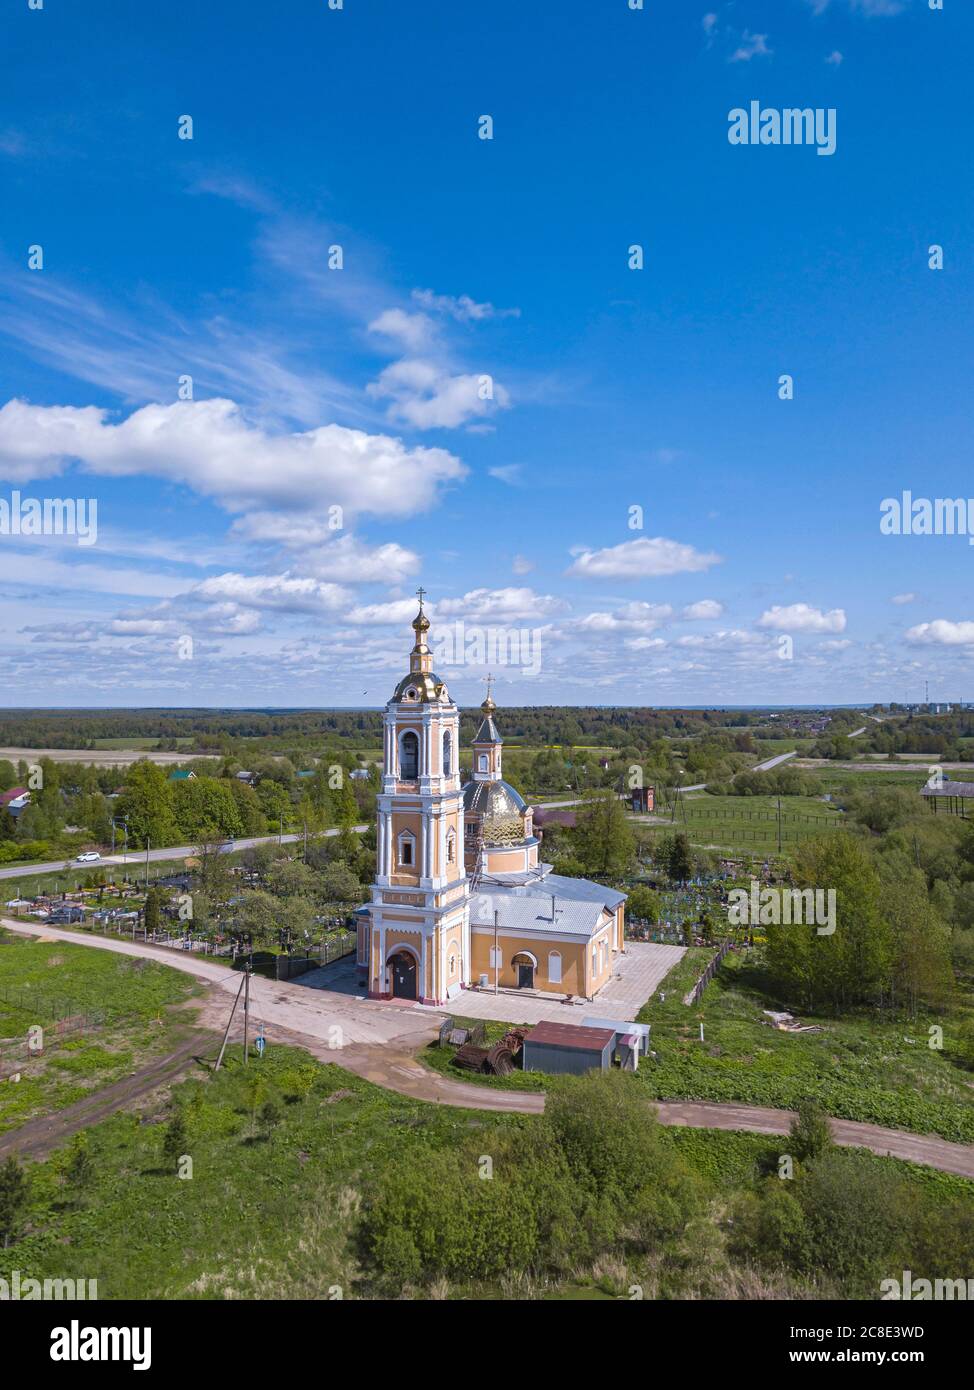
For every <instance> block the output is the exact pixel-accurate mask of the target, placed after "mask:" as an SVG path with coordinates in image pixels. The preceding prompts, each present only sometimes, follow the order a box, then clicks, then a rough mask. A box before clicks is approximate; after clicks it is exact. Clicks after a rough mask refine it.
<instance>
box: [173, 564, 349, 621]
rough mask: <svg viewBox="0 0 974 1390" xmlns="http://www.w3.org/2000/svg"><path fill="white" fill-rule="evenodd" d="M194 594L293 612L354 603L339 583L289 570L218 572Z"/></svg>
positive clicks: (331, 609) (196, 587) (194, 589)
mask: <svg viewBox="0 0 974 1390" xmlns="http://www.w3.org/2000/svg"><path fill="white" fill-rule="evenodd" d="M190 595H191V596H193V597H196V598H202V599H212V600H215V601H217V602H229V603H237V604H241V605H242V606H244V607H246V608H269V609H276V610H278V611H282V612H289V613H321V612H326V613H334V612H336V611H338V610H340V609H342V608H344V607H346V606H348V605H349V604H350V602H351V595H350V593H349V591H348V590H347V589H343V588H342V587H341V585H339V584H328V583H325V582H322V581H321V580H318V579H311V578H304V577H301V576H298V575H292V574H287V573H285V574H232V573H229V574H218V575H214V576H212V577H211V578H209V579H203V580H201V581H200V582H199V583H198V584H194V585H193V587H192V589H191V590H190Z"/></svg>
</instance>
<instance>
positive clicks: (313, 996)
mask: <svg viewBox="0 0 974 1390" xmlns="http://www.w3.org/2000/svg"><path fill="white" fill-rule="evenodd" d="M0 924H2V925H3V926H5V927H7V928H9V929H10V930H11V931H16V932H20V933H22V934H23V935H25V936H36V935H38V934H40V935H42V936H43V937H45V938H51V939H54V940H58V941H65V942H71V943H74V944H76V945H79V946H93V947H95V948H96V949H98V948H100V949H103V950H109V951H116V952H118V953H120V954H123V955H135V956H143V957H147V958H149V959H152V960H157V961H160V962H162V963H164V964H166V965H172V966H173V967H174V968H175V969H177V970H184V971H186V972H187V973H189V974H191V975H195V976H196V977H197V978H198V979H201V980H206V981H207V982H208V983H210V984H216V985H217V986H218V987H219V990H220V991H221V993H220V994H219V995H217V999H218V1000H219V1010H218V1013H219V1015H220V1017H222V1018H223V1019H224V1020H225V1018H226V1004H227V1002H228V995H229V994H231V993H234V994H235V993H236V991H237V989H238V987H239V984H240V975H239V974H238V973H236V972H234V971H232V970H230V969H229V968H228V967H227V966H224V965H220V964H219V963H218V962H216V961H214V960H211V959H207V958H205V957H204V958H201V957H198V956H193V955H191V954H190V953H189V952H186V953H182V952H179V951H170V950H167V949H165V948H163V947H157V946H147V945H145V944H144V943H143V942H138V941H136V942H133V941H122V940H114V941H110V940H107V939H106V938H103V937H95V936H87V935H84V934H82V933H79V932H72V931H63V930H62V929H61V928H59V927H58V928H55V927H44V926H40V927H35V926H30V927H27V926H25V925H24V923H22V922H13V921H10V920H9V919H6V918H0ZM251 997H252V999H253V1001H254V1012H255V1015H256V1016H257V1017H259V1018H260V1019H262V1021H263V1022H264V1024H265V1031H266V1034H267V1036H268V1038H269V1039H271V1040H272V1041H273V1040H275V1039H277V1040H278V1041H280V1042H282V1043H285V1044H288V1043H290V1044H292V1045H293V1046H296V1047H303V1048H305V1049H306V1050H308V1051H309V1052H311V1053H312V1054H313V1055H314V1056H316V1057H319V1058H320V1059H321V1060H323V1061H328V1062H335V1063H338V1064H339V1065H340V1066H342V1067H344V1068H345V1069H346V1070H348V1071H352V1072H354V1073H355V1074H356V1075H357V1076H361V1077H363V1078H364V1079H365V1080H367V1081H371V1082H372V1083H373V1084H374V1085H376V1086H382V1087H384V1088H385V1089H386V1090H390V1091H396V1092H398V1093H399V1094H400V1095H405V1096H410V1097H412V1098H413V1099H414V1100H422V1101H428V1102H431V1103H433V1104H442V1105H452V1106H456V1107H458V1108H461V1109H465V1110H494V1111H507V1112H513V1113H517V1114H526V1115H537V1114H540V1113H541V1112H542V1111H543V1110H544V1095H543V1094H542V1093H541V1092H537V1091H504V1090H500V1089H492V1088H491V1087H489V1086H487V1085H483V1084H477V1083H476V1082H465V1081H455V1080H453V1078H452V1077H448V1076H443V1075H441V1074H440V1073H439V1072H437V1071H434V1070H432V1068H430V1067H425V1066H423V1065H422V1063H421V1062H419V1061H417V1059H416V1056H415V1053H416V1050H417V1048H419V1047H421V1046H423V1044H424V1043H428V1042H430V1041H431V1040H432V1038H433V1037H434V1036H435V1034H436V1031H437V1028H438V1026H439V1016H438V1015H436V1014H431V1013H424V1014H419V1013H417V1012H415V1011H413V1010H411V1009H410V1008H409V1007H408V1006H407V1007H406V1008H401V1007H398V1006H396V1005H389V1004H383V1003H377V1002H374V1001H372V1000H368V999H356V998H353V997H351V996H348V995H342V994H337V993H333V992H331V991H329V990H318V989H315V990H310V989H307V988H305V987H304V986H301V985H292V984H287V983H284V982H274V981H270V980H264V979H260V978H255V979H254V980H252V982H251ZM212 1002H213V1001H212V1000H211V1004H212ZM206 1022H207V1023H209V1024H210V1026H212V1027H216V1026H218V1016H217V1014H213V1015H212V1017H211V1018H209V1019H207V1020H206ZM336 1030H337V1032H336ZM235 1031H236V1030H235ZM653 1104H654V1105H655V1106H656V1109H657V1112H658V1114H659V1119H660V1122H661V1123H662V1124H664V1125H685V1126H687V1127H688V1128H691V1129H723V1130H744V1131H747V1132H749V1133H752V1134H767V1135H773V1134H774V1135H777V1134H787V1133H788V1130H789V1127H790V1125H791V1122H792V1120H793V1119H794V1118H795V1116H794V1112H793V1111H791V1110H772V1109H766V1108H764V1107H761V1106H752V1105H735V1104H733V1103H725V1102H717V1101H698V1100H679V1101H676V1100H660V1101H653ZM830 1124H831V1126H832V1135H833V1138H834V1139H835V1142H836V1143H837V1144H840V1145H842V1146H844V1147H847V1148H862V1149H868V1150H870V1151H871V1152H872V1153H875V1154H879V1155H881V1156H882V1157H890V1158H900V1159H905V1160H907V1161H908V1162H911V1163H920V1164H923V1165H924V1166H926V1167H929V1168H938V1169H940V1170H941V1172H944V1173H955V1174H957V1175H958V1176H959V1177H964V1178H974V1146H972V1145H968V1144H953V1143H951V1142H950V1141H949V1140H946V1139H940V1138H938V1137H937V1136H936V1135H932V1134H911V1133H909V1132H908V1131H906V1130H899V1129H884V1128H883V1127H882V1126H880V1125H871V1124H861V1123H859V1122H857V1121H854V1120H842V1119H835V1118H833V1119H831V1120H830ZM11 1137H12V1136H5V1140H8V1141H9V1139H10V1138H11Z"/></svg>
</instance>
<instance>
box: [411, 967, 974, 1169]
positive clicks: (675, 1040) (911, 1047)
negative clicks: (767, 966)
mask: <svg viewBox="0 0 974 1390" xmlns="http://www.w3.org/2000/svg"><path fill="white" fill-rule="evenodd" d="M712 955H713V951H712V950H710V949H708V948H701V947H694V948H692V949H690V950H688V951H687V952H686V954H685V955H684V956H683V957H682V959H681V960H680V961H679V962H678V963H677V964H676V965H675V966H674V967H673V969H672V970H671V971H670V973H669V974H668V975H667V976H666V979H665V981H664V984H663V988H664V993H665V994H666V1001H665V1003H663V1002H661V1001H660V997H659V993H658V992H657V993H656V994H654V996H653V998H652V999H651V1000H650V1001H649V1002H648V1003H647V1004H646V1005H645V1006H644V1007H643V1008H642V1009H641V1011H640V1013H639V1015H638V1019H639V1022H640V1023H649V1024H650V1025H651V1026H652V1046H653V1050H654V1051H655V1052H656V1053H657V1054H658V1058H659V1060H658V1061H653V1060H651V1059H649V1060H644V1061H643V1062H642V1063H641V1065H640V1068H639V1071H638V1073H637V1076H636V1078H635V1082H636V1084H638V1085H640V1086H643V1087H644V1088H645V1090H646V1092H647V1094H648V1095H649V1096H650V1097H652V1098H653V1099H656V1100H714V1101H739V1102H741V1103H742V1104H745V1105H763V1106H771V1107H773V1108H776V1109H786V1110H788V1109H793V1108H794V1107H795V1106H796V1105H798V1103H799V1102H800V1101H802V1100H805V1099H807V1098H809V1097H815V1098H816V1099H818V1100H819V1101H820V1102H821V1104H822V1105H823V1106H824V1107H825V1109H826V1110H827V1111H828V1112H829V1113H830V1114H832V1115H836V1116H840V1117H842V1118H844V1119H849V1120H861V1121H865V1122H867V1123H871V1124H879V1125H887V1126H889V1127H891V1128H893V1129H904V1130H912V1131H913V1132H915V1133H920V1134H940V1135H942V1136H943V1137H944V1138H945V1139H951V1140H954V1141H956V1142H960V1143H974V1077H972V1076H971V1075H970V1074H969V1073H967V1072H965V1071H961V1070H959V1069H958V1068H957V1067H955V1066H954V1065H953V1064H952V1062H951V1061H950V1042H951V1028H950V1025H949V1024H947V1025H946V1027H945V1047H944V1051H943V1052H936V1051H932V1050H931V1049H930V1048H929V1047H928V1046H927V1045H926V1044H927V1038H926V1034H925V1032H924V1030H923V1026H922V1025H920V1024H915V1025H908V1024H906V1023H903V1022H902V1021H896V1020H893V1021H883V1020H879V1019H874V1018H866V1017H862V1018H855V1017H854V1018H847V1019H842V1020H836V1019H822V1020H817V1019H809V1020H803V1021H808V1022H820V1023H821V1024H822V1026H823V1031H822V1032H821V1033H805V1034H788V1033H781V1032H778V1031H777V1030H776V1029H773V1028H771V1027H770V1026H769V1024H768V1023H767V1022H766V1021H765V1020H764V1015H763V1013H762V1010H763V1009H780V1008H781V1007H782V1004H781V1001H780V1000H779V999H776V998H775V997H774V996H773V994H771V993H770V992H769V991H768V989H767V981H766V979H765V978H764V976H763V974H762V973H761V971H760V970H759V969H758V968H757V967H756V966H754V965H753V964H751V963H750V962H748V961H746V960H744V958H743V957H741V956H737V955H732V956H730V957H729V958H728V961H727V963H725V965H724V967H723V969H722V970H721V972H720V974H719V975H718V976H717V978H716V979H715V980H714V981H712V983H711V984H710V985H708V987H707V989H706V991H705V992H704V995H703V998H702V1000H701V1002H700V1004H699V1005H697V1006H695V1007H689V1008H688V1007H687V1006H686V1005H685V1004H684V1003H683V997H684V995H685V994H686V993H687V991H688V990H689V989H690V987H691V986H692V985H693V984H694V983H695V982H696V980H697V979H698V978H699V976H700V974H701V972H702V971H703V969H704V967H705V966H706V965H707V963H708V961H709V960H710V958H711V956H712ZM460 1022H461V1024H462V1025H463V1026H470V1025H471V1023H472V1022H473V1020H460ZM701 1022H703V1024H704V1037H705V1041H704V1042H703V1043H701V1042H700V1041H699V1028H700V1023H701ZM508 1026H510V1025H507V1024H501V1023H489V1024H488V1026H487V1036H488V1040H489V1041H491V1042H493V1041H495V1040H496V1039H497V1038H499V1037H501V1036H503V1034H504V1032H505V1030H506V1028H507V1027H508ZM419 1055H420V1060H421V1061H423V1062H425V1063H426V1064H427V1065H428V1066H431V1067H433V1068H434V1069H435V1070H437V1071H440V1072H442V1073H443V1074H444V1075H447V1076H459V1077H462V1079H463V1080H465V1081H472V1082H474V1083H477V1084H480V1085H484V1086H488V1087H490V1088H492V1089H500V1090H530V1091H538V1090H544V1089H546V1087H548V1086H550V1085H551V1078H549V1077H545V1076H541V1075H539V1074H537V1073H524V1072H520V1071H516V1072H514V1073H513V1074H512V1075H511V1076H507V1077H489V1076H477V1075H473V1074H471V1073H468V1072H460V1071H458V1069H457V1068H456V1067H453V1066H452V1065H451V1059H452V1057H453V1055H454V1049H453V1048H452V1047H443V1048H441V1047H439V1046H438V1045H436V1044H433V1045H432V1046H430V1047H428V1048H426V1049H424V1050H423V1052H422V1053H420V1054H419Z"/></svg>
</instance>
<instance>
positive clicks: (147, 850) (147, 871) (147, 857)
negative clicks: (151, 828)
mask: <svg viewBox="0 0 974 1390" xmlns="http://www.w3.org/2000/svg"><path fill="white" fill-rule="evenodd" d="M151 844H152V841H151V839H150V838H149V836H148V835H147V836H146V837H145V887H146V891H147V892H148V889H149V846H150V845H151Z"/></svg>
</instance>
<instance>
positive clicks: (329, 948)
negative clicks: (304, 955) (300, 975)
mask: <svg viewBox="0 0 974 1390" xmlns="http://www.w3.org/2000/svg"><path fill="white" fill-rule="evenodd" d="M357 944H358V942H357V937H356V934H355V932H350V931H343V932H339V933H338V935H337V936H333V937H328V938H327V939H326V940H325V941H323V942H322V943H321V946H320V947H319V949H318V955H319V959H320V960H321V963H322V965H330V964H331V962H332V961H333V960H341V959H342V957H343V956H350V955H351V954H352V952H353V951H354V950H355V948H356V945H357Z"/></svg>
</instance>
